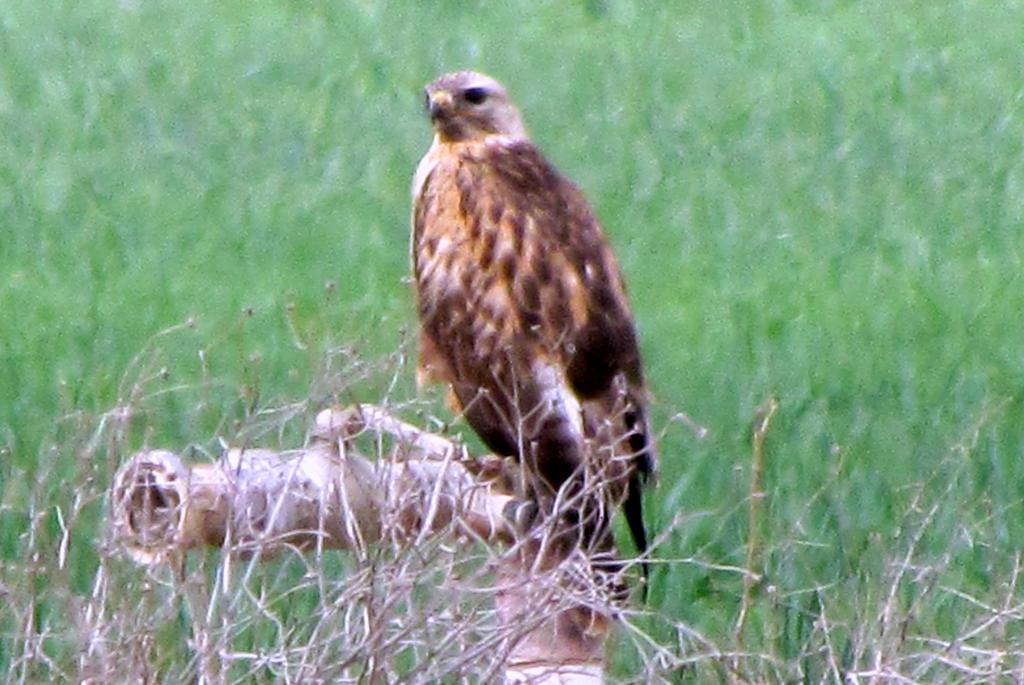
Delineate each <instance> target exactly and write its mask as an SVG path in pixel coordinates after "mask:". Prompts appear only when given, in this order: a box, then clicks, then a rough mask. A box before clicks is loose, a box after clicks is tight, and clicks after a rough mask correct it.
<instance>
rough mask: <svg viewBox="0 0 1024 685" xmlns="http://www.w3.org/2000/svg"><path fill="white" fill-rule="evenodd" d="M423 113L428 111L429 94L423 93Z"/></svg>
mask: <svg viewBox="0 0 1024 685" xmlns="http://www.w3.org/2000/svg"><path fill="white" fill-rule="evenodd" d="M423 111H424V112H429V111H430V93H428V92H427V91H423Z"/></svg>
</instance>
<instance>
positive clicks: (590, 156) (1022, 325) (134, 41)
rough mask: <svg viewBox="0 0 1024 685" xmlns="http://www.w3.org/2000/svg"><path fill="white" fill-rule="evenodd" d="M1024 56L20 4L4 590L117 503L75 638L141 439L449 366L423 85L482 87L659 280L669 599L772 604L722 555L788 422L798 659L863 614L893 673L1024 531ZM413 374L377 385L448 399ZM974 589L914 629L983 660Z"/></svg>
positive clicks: (10, 118) (982, 15)
mask: <svg viewBox="0 0 1024 685" xmlns="http://www.w3.org/2000/svg"><path fill="white" fill-rule="evenodd" d="M1022 45H1024V5H1022V3H1020V2H1009V3H945V2H934V3H933V2H908V3H887V2H838V1H837V2H805V1H797V0H792V1H788V2H787V1H781V0H780V1H775V2H769V1H765V2H739V1H736V2H733V1H728V0H727V1H723V2H692V3H663V4H660V5H657V6H653V5H650V6H643V5H642V4H641V3H633V2H628V1H625V0H624V1H621V2H618V1H615V0H608V1H607V2H601V1H600V0H594V1H592V2H543V3H530V4H526V3H523V4H518V3H482V2H480V3H466V2H438V3H423V4H421V5H415V6H414V5H413V4H412V3H399V2H280V1H275V2H261V3H252V2H238V1H228V2H219V3H193V4H186V3H180V2H169V1H161V0H155V1H149V0H120V1H119V2H115V1H113V0H77V1H75V2H59V1H55V2H50V3H37V2H31V1H29V0H9V1H7V2H4V3H2V4H0V397H2V398H3V399H2V400H0V451H2V456H0V537H2V541H0V562H2V563H3V564H4V565H3V569H4V570H3V573H4V575H5V576H6V577H0V582H2V583H4V584H5V586H6V587H8V588H18V587H20V585H19V584H18V581H17V577H18V574H19V573H21V572H23V570H24V566H23V564H24V562H25V559H26V554H27V552H26V550H27V549H29V546H34V547H32V549H40V550H46V549H48V548H49V547H48V545H54V544H56V541H57V539H58V537H59V536H58V527H57V524H55V523H53V522H52V521H50V522H43V523H41V524H39V528H38V532H39V535H29V534H28V531H30V530H36V527H35V526H33V524H32V522H33V521H35V520H36V519H35V518H33V517H37V516H38V517H42V518H44V519H45V518H46V517H47V516H49V517H50V519H52V518H53V513H54V510H53V507H54V506H57V505H59V504H60V503H62V502H67V500H68V498H69V497H71V496H73V491H74V488H75V487H86V488H88V487H92V488H94V494H95V497H93V498H92V499H90V500H88V501H87V502H86V504H85V505H83V508H82V512H83V513H82V520H81V521H80V522H79V523H80V526H81V527H80V528H79V529H78V535H77V536H76V542H75V545H73V547H72V554H71V560H70V568H71V569H72V573H71V575H70V576H68V577H67V578H66V579H64V580H60V578H64V577H63V576H61V577H60V578H56V577H55V578H50V579H49V580H47V578H48V577H49V576H47V573H48V571H47V570H45V569H44V570H43V571H41V575H40V576H39V578H40V579H41V580H40V581H39V583H41V585H40V588H45V587H46V585H47V583H48V582H53V583H58V582H65V583H66V588H64V591H63V594H55V595H54V599H53V600H52V606H51V610H49V612H47V611H42V610H40V611H41V614H40V618H39V621H38V622H37V624H39V625H42V624H43V623H45V622H46V621H53V622H54V623H53V624H52V626H51V630H53V631H55V632H58V633H59V632H60V626H61V625H63V624H62V623H61V621H62V620H64V619H63V618H59V615H60V614H61V611H60V610H59V609H60V606H61V602H64V601H65V599H61V598H66V601H67V602H69V603H73V601H74V598H75V597H76V595H79V594H81V593H83V592H86V591H87V589H88V587H89V583H90V579H91V578H92V574H93V572H94V570H95V567H96V563H97V552H96V551H95V550H93V549H92V547H93V545H92V541H93V540H95V539H96V536H95V535H93V534H91V532H90V531H92V530H93V528H94V527H95V526H97V525H98V521H99V519H100V517H101V513H102V497H101V494H102V488H103V487H105V485H106V482H107V479H109V476H110V469H111V468H112V466H113V465H114V464H115V463H116V460H117V458H118V457H119V452H118V450H119V448H121V447H124V448H125V449H129V448H134V447H137V446H138V445H139V444H142V443H143V442H149V443H151V444H158V445H167V446H170V447H176V446H181V445H183V444H185V443H187V442H195V443H200V444H207V445H212V444H213V442H214V441H215V440H216V438H217V437H223V438H224V439H226V440H231V439H232V438H233V436H234V435H235V431H236V429H237V425H239V424H238V423H232V421H234V420H236V419H237V420H238V421H244V419H245V417H246V416H249V415H252V414H254V413H257V412H258V411H259V410H260V408H261V407H267V406H272V405H275V404H281V403H286V402H288V401H292V400H297V401H301V399H302V398H306V397H310V396H311V395H312V396H313V398H314V400H324V401H328V400H339V401H347V400H348V399H350V398H347V397H346V398H342V397H336V396H335V397H331V396H330V393H327V396H325V397H318V396H316V392H317V388H318V387H319V386H317V379H318V378H319V377H320V376H321V375H322V374H323V373H324V369H325V362H324V359H325V354H328V351H329V350H332V349H336V348H337V347H338V346H348V347H351V348H352V349H353V350H354V354H358V355H359V357H360V358H363V359H367V360H371V361H373V360H382V359H386V358H388V356H389V355H393V354H394V353H395V352H396V350H403V349H404V350H405V351H406V352H411V350H410V349H408V346H405V347H403V343H402V341H403V340H404V339H405V337H407V335H408V334H409V332H410V331H412V330H414V329H413V325H414V316H415V314H414V309H413V307H412V292H411V287H410V286H409V285H408V284H407V283H405V282H403V279H404V278H405V276H406V274H407V272H408V214H409V204H410V203H409V185H410V179H411V174H412V171H413V169H414V168H415V165H416V162H417V161H418V159H419V157H420V156H421V155H422V154H423V152H424V151H425V150H426V148H427V146H428V144H429V141H430V131H429V126H428V123H427V122H426V121H425V120H424V118H423V116H422V113H421V111H420V106H421V105H420V103H421V97H420V89H421V88H422V86H423V85H424V84H425V83H426V82H427V81H429V80H431V79H432V78H433V77H435V76H436V75H438V74H439V73H442V72H445V71H450V70H454V69H460V68H473V69H478V70H481V71H485V72H487V73H489V74H491V75H493V76H495V77H497V78H498V79H499V80H502V81H503V82H504V83H505V84H506V85H507V86H508V88H509V90H510V91H511V93H512V96H513V97H514V99H515V100H516V101H517V102H518V104H519V105H520V107H521V109H522V110H523V112H524V116H525V117H526V121H527V125H528V127H529V128H530V130H531V132H532V134H533V137H534V139H535V140H536V141H537V142H538V144H539V145H540V146H541V147H542V148H543V149H544V150H545V151H546V153H547V154H548V156H549V157H550V158H551V159H552V160H553V161H554V162H555V163H556V164H557V165H558V166H559V167H560V168H561V169H562V170H563V171H564V172H565V173H566V174H567V175H569V176H570V177H571V178H573V179H574V180H576V181H577V182H578V183H579V184H580V185H581V186H582V187H583V188H584V190H585V191H586V192H587V194H588V196H589V197H590V199H591V201H592V202H593V204H594V205H595V207H596V209H597V211H598V214H599V216H600V217H601V218H602V220H603V223H604V224H605V226H606V230H607V232H608V233H609V235H610V238H611V240H612V242H613V244H614V245H615V248H616V250H617V252H618V255H619V258H620V261H621V263H622V266H623V269H624V271H625V273H626V277H627V282H628V286H629V289H630V294H631V297H632V300H633V304H634V309H635V313H636V318H637V322H638V326H639V329H640V335H641V339H642V346H643V351H644V354H645V361H646V365H647V368H648V373H649V377H650V379H651V386H652V392H653V395H654V397H655V408H654V414H655V421H656V424H657V426H658V427H659V429H662V428H663V429H664V430H665V436H664V439H663V441H662V444H661V458H662V470H661V478H660V485H659V487H658V488H657V489H656V490H655V491H653V492H652V494H651V495H650V497H649V510H650V519H649V520H650V524H651V525H652V526H653V527H655V528H660V529H664V528H665V527H666V526H667V525H668V524H669V523H670V522H671V521H672V520H673V517H675V516H676V515H677V514H680V513H681V514H682V515H683V516H685V518H684V519H683V521H682V523H681V524H680V525H679V526H678V527H677V528H676V529H675V530H674V532H672V533H671V534H670V535H669V536H668V539H667V540H666V541H665V544H664V545H663V547H662V548H661V550H660V552H659V554H660V555H661V556H662V558H664V559H676V560H677V561H676V562H674V563H670V564H663V565H660V566H659V567H658V570H657V571H656V573H655V581H654V587H653V589H652V603H653V605H654V607H655V608H657V609H659V610H661V611H663V612H664V613H666V614H667V615H669V616H671V617H673V618H674V619H677V620H681V621H685V622H687V623H688V624H690V625H693V626H694V627H695V628H696V629H698V630H700V631H702V632H703V633H704V634H705V635H707V636H709V637H711V638H712V639H716V640H717V639H718V638H722V639H725V637H726V636H728V635H729V634H730V631H731V629H732V625H733V622H734V621H735V620H736V617H737V612H738V607H739V604H740V596H741V593H742V578H741V577H740V576H739V575H737V574H735V573H728V572H723V571H721V570H716V569H715V568H713V566H714V565H716V564H721V565H731V566H743V565H744V564H745V563H746V561H745V560H746V553H747V550H746V544H747V541H748V539H749V535H748V533H749V529H748V527H749V524H748V522H747V518H746V515H747V514H746V512H747V495H748V491H749V487H750V453H751V445H750V429H751V425H752V421H753V418H754V415H755V410H756V408H757V407H758V405H760V404H761V403H763V402H764V401H765V400H766V399H767V398H769V397H771V396H775V397H777V398H778V399H779V401H780V410H779V413H778V415H777V416H776V418H775V419H774V421H773V423H772V425H771V427H770V430H769V434H768V438H767V443H766V473H765V486H766V491H767V497H766V499H765V509H764V511H763V516H762V519H761V520H760V521H759V522H757V523H755V525H757V526H759V528H761V529H762V530H761V533H762V542H763V549H762V552H761V554H760V555H759V558H758V559H757V560H756V561H757V566H758V568H757V569H756V570H757V571H759V572H761V571H763V572H764V573H765V576H764V582H763V583H761V584H760V585H759V586H758V588H756V589H755V596H756V597H759V598H761V601H759V602H758V603H757V605H756V606H755V607H754V618H755V620H754V621H753V622H752V623H751V628H750V630H751V631H752V632H753V633H754V636H753V637H752V638H751V639H755V640H758V641H759V642H757V644H758V645H759V648H760V649H763V650H765V651H767V652H769V653H771V654H775V655H777V656H778V657H779V658H780V659H790V658H793V659H795V658H797V657H798V656H801V652H800V650H801V646H800V645H801V644H803V643H802V642H801V640H803V639H804V638H803V637H801V635H805V633H800V631H801V630H805V629H806V630H811V628H810V626H812V625H814V621H816V620H818V619H819V618H820V607H821V606H823V605H825V604H827V603H829V602H831V603H832V608H833V611H834V612H836V614H837V615H835V616H834V617H833V620H834V621H836V622H838V623H839V624H840V625H845V626H846V627H845V635H846V637H845V638H843V637H842V636H840V637H839V638H837V640H839V642H842V639H846V641H847V644H846V649H848V650H850V653H852V654H853V655H854V657H855V656H856V654H857V653H858V651H857V650H858V649H860V648H861V646H860V645H855V644H853V640H854V637H853V636H856V635H858V630H859V628H858V626H859V625H861V621H862V620H867V619H870V618H871V610H870V609H867V608H865V607H869V606H872V605H871V601H872V598H874V597H876V596H877V595H882V594H884V592H883V589H884V588H886V587H888V586H887V585H886V583H887V582H888V581H886V578H887V577H888V576H887V575H886V574H887V573H888V569H889V562H890V561H891V560H892V559H893V558H902V557H903V555H904V553H905V552H907V551H908V550H911V551H912V552H913V555H914V556H915V558H917V557H918V556H920V563H921V564H922V565H924V566H926V567H928V568H932V569H934V570H935V573H936V574H938V575H936V577H938V578H941V580H938V581H935V583H938V584H939V585H943V584H945V585H949V586H953V587H957V588H961V589H962V590H963V591H964V592H967V593H971V594H974V593H977V594H978V596H987V595H986V593H994V592H996V591H995V590H994V589H993V588H995V587H998V586H999V585H1000V583H1002V582H1003V581H1004V580H1005V579H1006V578H1007V577H1009V575H1010V574H1011V573H1012V566H1013V559H1014V555H1015V554H1016V553H1017V550H1018V549H1019V541H1020V540H1021V539H1022V534H1024V516H1022V514H1024V511H1022V508H1021V503H1022V495H1024V463H1022V459H1021V457H1022V455H1024V406H1022V402H1021V393H1022V390H1024V343H1022V330H1024V281H1022V278H1021V273H1022V250H1024V50H1022V49H1021V46H1022ZM179 325H184V327H183V328H181V329H180V330H175V332H173V333H169V334H167V335H164V336H158V337H157V338H156V339H154V336H157V335H158V334H159V333H160V332H161V331H164V330H166V329H168V328H171V327H174V326H179ZM154 350H155V351H154ZM133 360H134V361H133ZM147 365H151V366H152V368H149V366H147ZM327 366H329V365H327ZM398 368H399V370H398V371H397V372H396V374H397V376H396V377H397V381H396V383H395V384H394V386H393V387H392V386H391V381H390V377H388V378H383V379H378V380H371V381H370V382H368V383H367V384H365V385H364V386H361V387H362V393H363V394H361V395H360V396H359V397H358V398H357V399H359V400H363V401H373V400H374V399H376V398H375V396H374V393H375V392H377V391H378V390H379V391H383V390H384V389H386V388H390V389H389V390H388V391H389V392H391V393H393V395H394V396H395V397H396V398H398V399H409V398H412V397H413V396H414V394H415V391H414V389H413V383H412V377H413V372H412V368H411V367H410V366H399V367H398ZM161 371H164V372H165V373H163V374H162V375H161V373H160V372H161ZM150 372H152V373H153V374H156V375H158V376H161V377H166V379H165V380H160V379H157V380H156V381H153V383H155V385H156V387H164V386H161V385H160V384H161V383H163V384H165V386H166V387H167V388H168V391H167V392H166V395H165V396H161V397H160V399H159V401H151V402H149V404H147V405H146V407H145V408H144V410H142V411H139V412H138V415H137V416H135V417H134V419H133V421H131V422H130V426H129V428H128V429H127V431H126V432H125V433H124V435H123V441H124V443H123V444H122V443H117V445H114V446H112V447H111V449H110V451H109V453H104V454H106V461H105V462H104V463H103V465H102V466H96V465H95V464H83V463H82V460H81V459H80V458H78V457H76V455H78V456H79V457H80V456H81V454H82V453H83V450H79V449H70V448H68V439H69V436H70V437H71V438H74V437H75V436H78V437H77V438H75V439H80V438H81V436H83V435H84V436H86V437H87V436H88V435H89V430H90V429H86V428H83V426H95V425H96V422H97V421H99V420H100V419H101V418H102V417H103V416H104V412H107V411H108V410H110V409H111V408H112V407H117V406H125V405H132V403H133V402H135V400H136V399H137V397H138V393H139V392H142V390H140V388H142V387H143V386H145V388H146V390H145V392H147V393H149V392H158V391H153V390H151V389H150V385H151V384H150V382H149V381H145V382H143V380H140V379H144V378H145V377H146V374H147V373H150ZM176 384H181V385H183V386H186V387H187V388H191V390H186V391H183V392H182V393H176V392H174V391H173V388H175V387H178V386H177V385H176ZM198 387H202V388H203V390H202V391H201V392H200V391H197V390H195V388H198ZM147 397H148V395H147ZM435 407H436V411H437V412H438V413H439V414H441V415H443V413H442V412H443V410H442V409H441V408H440V404H439V403H437V404H436V405H435ZM677 412H685V413H686V414H687V415H689V416H690V417H692V419H693V420H694V421H696V422H698V423H699V424H700V425H702V426H704V427H706V428H707V429H708V435H707V437H705V438H703V439H699V438H698V437H697V436H696V435H695V433H694V432H693V431H692V430H690V429H689V428H687V427H686V426H685V425H684V424H683V422H681V421H679V420H675V419H673V417H674V416H676V414H677ZM69 417H71V418H69ZM83 422H84V423H83ZM69 426H70V427H69ZM76 431H77V432H76ZM78 444H82V443H78ZM85 444H88V442H87V440H86V443H85ZM211 449H212V448H211ZM933 506H934V507H935V509H934V511H933V510H932V509H931V507H933ZM47 512H49V513H47ZM96 530H97V531H98V530H99V529H98V528H97V529H96ZM918 532H919V533H920V536H919V539H916V538H914V535H916V534H917V533H918ZM912 533H913V534H912ZM96 535H98V533H96ZM912 542H913V544H911V543H912ZM694 560H698V561H697V562H695V561H694ZM812 589H813V590H814V593H812V594H814V595H815V597H817V599H815V600H814V601H809V602H805V601H804V599H802V598H803V597H804V596H805V593H806V592H808V591H810V590H812ZM12 592H13V593H14V594H12V597H14V596H20V595H18V593H17V592H15V591H14V590H12ZM1014 592H1015V590H1014ZM911 594H912V593H911ZM993 596H994V595H993ZM823 597H824V599H823ZM1016 600H1017V601H1018V602H1019V600H1020V597H1019V594H1018V595H1017V596H1016ZM25 601H28V600H25ZM32 601H33V602H35V601H36V600H32ZM906 601H907V602H910V603H911V604H912V603H913V601H912V599H907V600H906ZM956 601H957V600H955V598H949V597H946V599H943V598H942V597H937V598H935V599H934V602H929V604H928V608H927V610H921V611H920V612H916V613H915V614H914V620H915V621H916V623H915V624H914V625H916V626H918V628H919V629H920V630H926V631H933V632H935V633H936V634H946V633H947V632H948V633H950V634H954V633H955V632H956V631H957V630H958V629H960V628H962V626H960V625H959V624H958V622H957V621H958V613H957V612H958V604H957V603H956ZM993 601H995V600H994V599H993ZM33 606H42V604H38V605H37V604H33ZM69 606H70V604H69ZM53 607H57V609H58V610H56V611H53V610H52V609H53ZM815 607H818V608H817V609H816V608H815ZM47 617H49V618H47ZM793 626H797V627H796V628H794V627H793ZM799 626H804V628H800V627H799ZM4 630H5V635H4V636H0V640H5V642H4V643H3V644H4V646H3V647H0V665H2V664H3V663H4V662H5V661H6V662H7V663H8V664H9V663H10V660H11V659H12V655H13V654H16V653H17V648H16V647H14V646H12V645H13V644H14V640H13V638H14V637H15V636H17V635H21V632H20V630H21V629H20V628H19V627H18V626H15V625H12V624H7V625H6V626H5V627H4ZM838 649H840V650H842V649H843V647H842V645H840V647H838ZM854 657H851V658H854ZM801 658H802V656H801Z"/></svg>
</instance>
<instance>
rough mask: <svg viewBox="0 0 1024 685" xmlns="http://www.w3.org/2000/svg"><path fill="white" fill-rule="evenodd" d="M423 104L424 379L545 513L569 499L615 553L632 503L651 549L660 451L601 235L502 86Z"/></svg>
mask: <svg viewBox="0 0 1024 685" xmlns="http://www.w3.org/2000/svg"><path fill="white" fill-rule="evenodd" d="M425 95H426V103H425V104H426V109H427V112H428V114H429V116H430V120H431V122H432V124H433V128H434V134H435V135H434V140H433V144H432V145H431V147H430V149H429V151H428V152H427V154H426V156H424V158H423V159H422V161H421V162H420V164H419V167H418V168H417V170H416V175H415V178H414V180H413V189H412V193H413V216H412V261H413V271H414V279H415V284H416V290H417V296H418V310H419V320H420V362H419V368H418V372H417V380H418V381H419V383H420V384H423V383H424V382H430V381H434V382H441V383H446V384H448V386H449V400H450V402H451V403H452V404H454V409H455V410H456V411H458V412H461V413H462V415H463V416H464V417H465V419H466V420H467V422H468V423H469V425H470V426H471V427H472V428H473V429H474V430H475V431H476V432H477V434H478V435H479V436H480V438H481V439H482V440H483V441H484V443H486V445H487V446H488V447H489V448H490V449H491V450H493V451H494V452H495V453H496V454H499V455H503V456H509V457H514V458H517V459H519V460H520V462H521V463H522V464H523V466H524V468H523V471H524V472H525V473H526V474H528V477H529V478H528V482H529V487H530V490H531V493H532V495H533V496H534V497H535V499H536V501H537V502H538V503H541V504H545V505H547V508H546V511H548V512H551V511H553V508H554V507H555V506H556V504H557V503H559V502H561V503H563V508H564V509H568V510H569V512H568V513H569V515H570V518H571V522H572V523H573V527H574V528H575V529H576V530H577V531H579V538H580V541H581V542H582V543H584V544H587V545H590V546H591V547H592V549H594V550H596V551H603V552H609V551H610V550H612V548H613V545H612V542H611V532H610V518H611V515H612V512H613V510H614V509H615V508H617V507H618V506H620V505H621V506H622V507H623V511H624V513H625V516H626V519H627V522H628V525H629V529H630V532H631V534H632V536H633V539H634V542H635V543H636V545H637V547H638V548H639V549H640V551H641V552H644V551H645V550H646V546H647V539H646V534H645V532H644V525H643V520H642V511H641V488H642V485H643V484H644V483H645V482H646V480H647V479H648V477H649V476H650V475H651V474H652V472H653V471H654V467H655V455H654V446H653V444H652V438H651V434H650V431H649V428H648V425H647V419H646V416H645V391H644V380H643V371H642V368H641V360H640V353H639V350H638V347H637V336H636V331H635V327H634V324H633V317H632V314H631V312H630V308H629V303H628V301H627V299H626V293H625V290H624V287H623V282H622V275H621V273H620V270H619V266H618V264H617V262H616V259H615V256H614V255H613V254H612V251H611V249H610V248H609V246H608V243H607V241H606V239H605V237H604V233H603V231H602V229H601V226H600V224H599V223H598V220H597V218H596V217H595V216H594V212H593V211H592V209H591V207H590V205H589V204H588V203H587V200H586V199H585V198H584V196H583V194H582V192H581V191H580V190H579V188H577V187H576V186H575V185H574V184H573V183H572V182H570V181H569V180H567V179H566V178H565V177H564V176H562V175H561V174H560V173H559V172H558V171H557V170H556V169H555V168H554V166H552V164H551V163H550V162H549V161H548V160H547V159H546V158H545V157H544V155H543V154H542V153H541V151H540V150H539V149H538V148H537V147H536V146H535V145H534V144H533V143H532V142H531V141H530V138H529V137H528V136H527V133H526V130H525V128H524V126H523V123H522V119H521V118H520V114H519V111H518V110H517V109H516V107H515V105H514V104H513V103H512V101H511V100H510V99H509V96H508V94H507V92H506V90H505V88H504V87H502V85H501V84H500V83H498V82H497V81H495V80H494V79H492V78H490V77H488V76H485V75H483V74H479V73H475V72H469V71H461V72H456V73H452V74H447V75H444V76H441V77H440V78H438V79H437V80H436V81H434V82H432V83H430V84H429V85H428V86H427V87H426V89H425ZM594 493H597V494H596V495H595V494H594ZM644 570H645V573H646V566H645V567H644Z"/></svg>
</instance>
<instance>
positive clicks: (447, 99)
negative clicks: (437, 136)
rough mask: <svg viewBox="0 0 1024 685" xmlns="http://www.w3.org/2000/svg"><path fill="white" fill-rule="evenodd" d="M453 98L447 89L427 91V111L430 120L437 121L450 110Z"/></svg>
mask: <svg viewBox="0 0 1024 685" xmlns="http://www.w3.org/2000/svg"><path fill="white" fill-rule="evenodd" d="M454 102H455V100H454V98H452V94H451V93H450V92H448V91H447V90H434V91H428V92H427V113H428V114H429V115H430V120H431V121H437V120H438V119H441V118H443V117H445V116H447V115H448V113H449V112H451V109H452V105H453V104H454Z"/></svg>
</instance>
